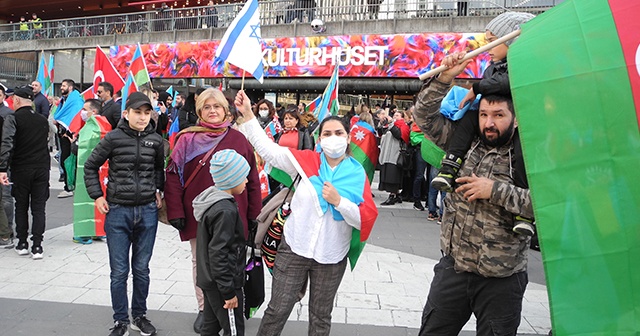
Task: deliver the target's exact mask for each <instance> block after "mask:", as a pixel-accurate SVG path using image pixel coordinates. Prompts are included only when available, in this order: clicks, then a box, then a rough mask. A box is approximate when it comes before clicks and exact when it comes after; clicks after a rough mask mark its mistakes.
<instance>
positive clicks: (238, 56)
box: [216, 0, 264, 83]
mask: <svg viewBox="0 0 640 336" xmlns="http://www.w3.org/2000/svg"><path fill="white" fill-rule="evenodd" d="M216 57H217V58H220V59H221V60H223V61H225V62H229V63H231V64H233V65H235V66H237V67H238V68H240V69H242V70H244V71H246V72H249V73H251V74H252V75H253V77H255V79H257V80H258V81H259V82H260V83H262V82H263V79H264V64H263V58H262V42H261V33H260V9H259V8H258V1H257V0H249V1H247V3H246V4H245V5H244V7H242V10H240V13H238V16H236V18H235V19H233V22H231V25H230V26H229V28H227V31H226V32H225V33H224V36H223V37H222V41H221V42H220V45H219V46H218V49H216Z"/></svg>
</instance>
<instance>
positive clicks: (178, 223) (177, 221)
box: [169, 218, 187, 231]
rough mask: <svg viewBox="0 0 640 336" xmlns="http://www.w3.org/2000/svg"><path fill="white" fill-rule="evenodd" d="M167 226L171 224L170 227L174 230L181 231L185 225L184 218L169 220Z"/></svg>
mask: <svg viewBox="0 0 640 336" xmlns="http://www.w3.org/2000/svg"><path fill="white" fill-rule="evenodd" d="M169 224H171V226H173V227H174V228H176V229H177V230H178V231H181V230H182V229H184V227H185V225H186V224H187V223H186V221H185V219H184V218H176V219H170V220H169Z"/></svg>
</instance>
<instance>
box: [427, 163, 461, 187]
mask: <svg viewBox="0 0 640 336" xmlns="http://www.w3.org/2000/svg"><path fill="white" fill-rule="evenodd" d="M461 164H462V159H460V158H459V157H457V156H455V155H453V154H447V155H446V156H445V157H444V159H442V167H441V168H440V172H439V173H438V176H436V177H434V178H433V180H431V187H433V188H434V189H436V190H440V191H444V192H453V189H454V188H455V184H456V177H458V170H460V165H461Z"/></svg>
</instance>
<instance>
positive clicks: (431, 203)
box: [427, 166, 447, 217]
mask: <svg viewBox="0 0 640 336" xmlns="http://www.w3.org/2000/svg"><path fill="white" fill-rule="evenodd" d="M438 172H439V171H438V168H436V167H434V166H430V167H429V197H428V198H427V208H429V213H432V214H435V213H436V212H438V215H439V216H440V217H442V211H443V210H444V205H443V202H444V197H445V196H446V195H447V193H446V192H442V191H439V190H438V189H435V188H433V187H432V186H431V181H432V180H433V179H434V178H435V177H436V176H438ZM438 193H440V204H436V200H437V199H438ZM438 207H439V208H440V210H438Z"/></svg>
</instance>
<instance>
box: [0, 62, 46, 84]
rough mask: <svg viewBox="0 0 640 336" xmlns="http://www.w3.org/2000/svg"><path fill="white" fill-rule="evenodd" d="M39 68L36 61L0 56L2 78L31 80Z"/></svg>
mask: <svg viewBox="0 0 640 336" xmlns="http://www.w3.org/2000/svg"><path fill="white" fill-rule="evenodd" d="M37 70H38V64H37V63H36V62H35V61H28V60H23V59H17V58H11V57H4V56H0V78H3V79H9V80H23V81H24V80H31V79H32V78H31V77H32V76H33V74H34V73H36V71H37Z"/></svg>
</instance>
